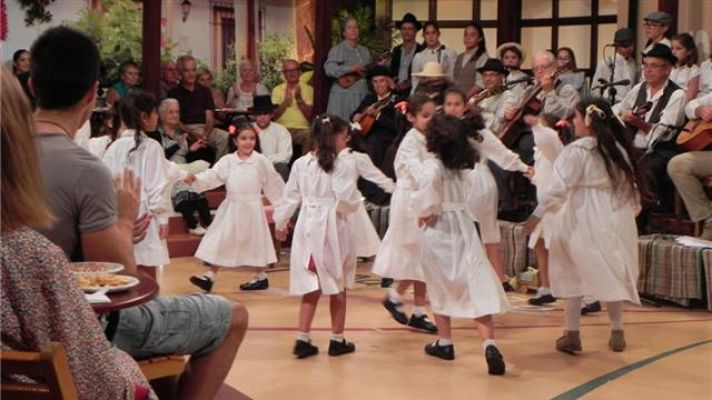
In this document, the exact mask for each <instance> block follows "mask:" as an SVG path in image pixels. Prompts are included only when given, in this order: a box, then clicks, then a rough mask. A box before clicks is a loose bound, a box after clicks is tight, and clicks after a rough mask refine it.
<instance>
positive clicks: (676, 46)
mask: <svg viewBox="0 0 712 400" xmlns="http://www.w3.org/2000/svg"><path fill="white" fill-rule="evenodd" d="M671 48H672V54H673V55H674V56H675V58H677V61H676V62H675V65H674V66H673V68H672V71H671V72H670V80H671V81H673V82H675V84H676V85H677V86H679V87H680V89H683V90H685V91H687V101H690V100H692V99H694V98H696V97H697V92H698V91H699V88H700V68H699V67H698V66H697V46H696V45H695V39H693V38H692V36H691V35H690V34H689V33H681V34H679V35H675V36H673V37H672V47H671Z"/></svg>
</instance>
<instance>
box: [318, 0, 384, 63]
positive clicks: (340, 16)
mask: <svg viewBox="0 0 712 400" xmlns="http://www.w3.org/2000/svg"><path fill="white" fill-rule="evenodd" d="M349 17H353V18H355V19H356V21H357V22H358V30H359V44H360V45H361V46H364V47H366V48H367V49H368V51H369V52H370V53H371V58H373V59H375V57H378V56H379V55H380V54H381V53H382V52H383V50H385V49H390V47H391V43H390V41H389V40H384V39H382V38H383V37H384V36H385V35H384V33H385V32H389V33H390V29H389V28H387V27H380V28H379V27H378V26H377V24H376V19H375V17H374V14H373V9H372V8H371V7H369V6H363V5H359V4H357V5H355V6H350V7H349V6H346V7H344V8H342V9H340V10H339V12H338V13H337V15H336V16H335V17H334V18H333V19H332V20H331V44H332V45H333V46H336V45H337V44H339V43H340V42H341V40H342V38H341V25H342V24H343V22H344V21H346V19H347V18H349ZM387 36H388V37H390V34H389V35H387Z"/></svg>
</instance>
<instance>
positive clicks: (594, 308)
mask: <svg viewBox="0 0 712 400" xmlns="http://www.w3.org/2000/svg"><path fill="white" fill-rule="evenodd" d="M599 311H601V302H600V301H594V302H593V303H591V304H586V305H585V306H583V307H582V308H581V315H586V314H590V313H595V312H599Z"/></svg>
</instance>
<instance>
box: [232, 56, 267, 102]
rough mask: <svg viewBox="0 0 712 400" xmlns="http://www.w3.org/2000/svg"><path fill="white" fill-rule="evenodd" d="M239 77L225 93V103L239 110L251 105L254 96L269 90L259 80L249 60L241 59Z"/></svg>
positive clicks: (264, 93)
mask: <svg viewBox="0 0 712 400" xmlns="http://www.w3.org/2000/svg"><path fill="white" fill-rule="evenodd" d="M239 70H240V79H238V80H237V82H235V84H234V85H232V87H231V88H230V91H228V93H227V101H226V102H225V104H227V105H228V106H230V107H235V108H237V109H239V110H247V109H248V108H250V107H252V106H253V105H254V104H253V99H254V97H255V96H259V95H268V94H269V90H267V87H265V85H263V84H261V83H260V82H259V78H258V77H257V69H256V68H255V63H254V62H252V61H251V60H242V62H240V66H239Z"/></svg>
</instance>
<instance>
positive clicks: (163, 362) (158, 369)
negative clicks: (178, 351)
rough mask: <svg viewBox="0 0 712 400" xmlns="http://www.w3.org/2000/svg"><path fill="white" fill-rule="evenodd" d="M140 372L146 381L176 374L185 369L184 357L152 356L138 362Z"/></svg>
mask: <svg viewBox="0 0 712 400" xmlns="http://www.w3.org/2000/svg"><path fill="white" fill-rule="evenodd" d="M138 366H139V368H141V372H143V374H144V375H145V376H146V379H147V380H148V381H152V380H155V379H161V378H167V377H169V376H177V375H180V374H182V373H183V371H185V358H184V357H183V356H165V357H153V358H149V359H147V360H141V361H139V362H138Z"/></svg>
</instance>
